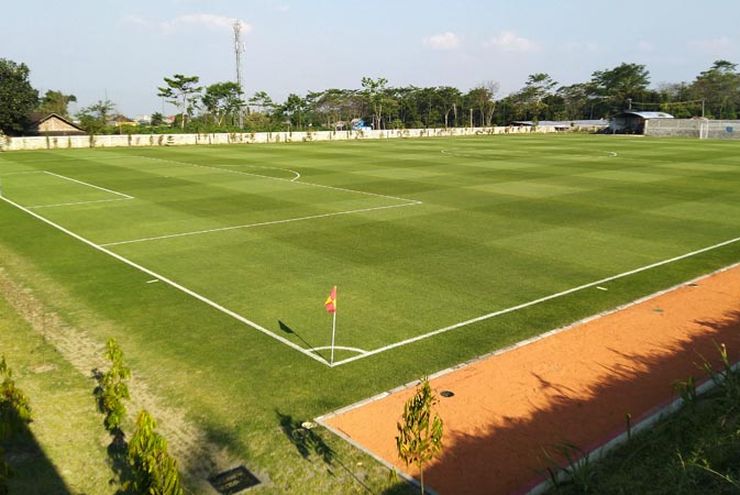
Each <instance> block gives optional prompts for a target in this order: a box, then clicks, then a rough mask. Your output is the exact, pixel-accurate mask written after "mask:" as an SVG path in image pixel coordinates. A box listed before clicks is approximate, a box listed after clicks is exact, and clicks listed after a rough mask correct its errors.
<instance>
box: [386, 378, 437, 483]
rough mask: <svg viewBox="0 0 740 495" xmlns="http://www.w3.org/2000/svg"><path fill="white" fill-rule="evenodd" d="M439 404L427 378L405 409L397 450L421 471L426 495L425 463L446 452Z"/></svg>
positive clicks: (405, 459)
mask: <svg viewBox="0 0 740 495" xmlns="http://www.w3.org/2000/svg"><path fill="white" fill-rule="evenodd" d="M437 403H438V400H437V397H436V396H435V395H434V392H433V391H432V388H431V387H430V386H429V380H428V379H427V378H423V379H422V380H421V383H420V384H419V386H418V387H417V389H416V394H414V396H413V397H411V398H410V399H409V400H408V401H406V404H405V405H404V408H403V416H402V417H401V421H399V422H398V424H397V427H398V436H397V437H396V447H397V449H398V457H399V458H400V459H401V460H402V461H403V462H404V463H406V465H407V466H408V465H410V464H415V465H416V467H417V468H418V469H419V481H420V488H421V493H422V495H423V494H424V464H426V463H427V462H429V461H431V460H432V459H434V457H436V456H437V455H438V454H439V453H440V452H441V451H442V435H443V423H442V419H441V418H440V417H439V416H438V415H437V414H436V413H434V411H433V408H434V406H435V405H436V404H437Z"/></svg>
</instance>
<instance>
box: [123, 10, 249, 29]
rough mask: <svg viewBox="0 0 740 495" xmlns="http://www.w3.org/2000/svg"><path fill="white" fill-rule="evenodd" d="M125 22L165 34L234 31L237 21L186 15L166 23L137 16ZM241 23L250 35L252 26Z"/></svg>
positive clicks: (127, 18)
mask: <svg viewBox="0 0 740 495" xmlns="http://www.w3.org/2000/svg"><path fill="white" fill-rule="evenodd" d="M123 20H124V22H127V23H129V24H134V25H136V26H140V27H144V28H147V29H153V30H157V31H160V32H162V33H164V34H170V33H174V32H175V31H178V30H180V29H183V28H187V27H202V28H206V29H213V30H223V29H232V27H233V26H234V22H235V21H236V19H234V18H233V17H227V16H223V15H216V14H184V15H180V16H177V17H175V18H173V19H169V20H166V21H153V20H150V19H146V18H144V17H140V16H136V15H128V16H126V17H124V19H123ZM239 22H241V25H242V32H244V33H248V32H249V31H251V30H252V26H251V25H250V24H247V23H246V22H244V21H239Z"/></svg>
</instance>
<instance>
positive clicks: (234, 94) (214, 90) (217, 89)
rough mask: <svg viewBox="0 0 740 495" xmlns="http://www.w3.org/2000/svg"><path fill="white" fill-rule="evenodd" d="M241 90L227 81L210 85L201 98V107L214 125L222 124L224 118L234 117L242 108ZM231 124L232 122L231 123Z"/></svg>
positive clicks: (235, 84)
mask: <svg viewBox="0 0 740 495" xmlns="http://www.w3.org/2000/svg"><path fill="white" fill-rule="evenodd" d="M242 94H244V93H243V92H242V88H241V86H239V85H238V84H237V83H235V82H231V81H227V82H220V83H215V84H211V85H210V86H208V87H207V88H206V92H205V94H204V95H203V97H202V98H201V101H202V102H203V106H205V107H206V110H208V112H210V114H211V115H212V116H213V117H214V119H215V120H216V125H218V126H220V125H221V124H223V121H224V117H226V116H227V115H232V116H234V115H236V114H237V112H239V111H241V108H242V107H243V106H244V100H242ZM232 123H233V122H232Z"/></svg>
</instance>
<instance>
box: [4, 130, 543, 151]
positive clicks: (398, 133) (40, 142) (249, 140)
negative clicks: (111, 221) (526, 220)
mask: <svg viewBox="0 0 740 495" xmlns="http://www.w3.org/2000/svg"><path fill="white" fill-rule="evenodd" d="M535 132H537V133H550V132H557V131H556V130H555V128H554V127H549V126H540V127H536V128H533V127H473V128H470V127H456V128H450V129H401V130H378V131H316V132H310V131H309V132H251V133H218V134H131V135H126V134H124V135H105V136H48V137H47V136H33V137H3V136H0V151H19V150H46V149H64V148H111V147H120V146H180V145H187V144H259V143H296V142H298V143H300V142H310V141H348V140H353V139H393V138H421V137H443V136H481V135H492V134H529V133H535Z"/></svg>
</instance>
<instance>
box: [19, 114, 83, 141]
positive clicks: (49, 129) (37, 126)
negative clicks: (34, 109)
mask: <svg viewBox="0 0 740 495" xmlns="http://www.w3.org/2000/svg"><path fill="white" fill-rule="evenodd" d="M30 120H31V133H32V134H36V135H39V136H82V135H84V134H86V132H85V131H84V129H82V128H81V127H79V126H78V125H76V124H75V123H73V122H71V121H70V120H67V119H66V118H64V117H62V116H61V115H58V114H56V113H33V114H31V115H30Z"/></svg>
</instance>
